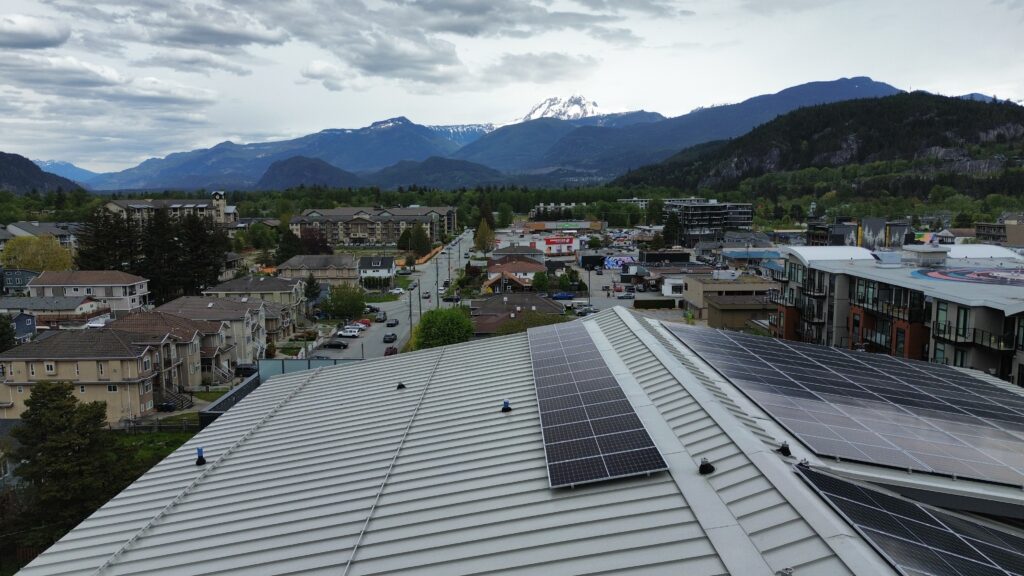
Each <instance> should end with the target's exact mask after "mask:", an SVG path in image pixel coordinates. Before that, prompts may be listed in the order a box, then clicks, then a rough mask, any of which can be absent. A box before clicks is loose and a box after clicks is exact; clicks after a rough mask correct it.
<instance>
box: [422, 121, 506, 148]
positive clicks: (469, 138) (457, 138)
mask: <svg viewBox="0 0 1024 576" xmlns="http://www.w3.org/2000/svg"><path fill="white" fill-rule="evenodd" d="M427 128H429V129H430V130H431V131H433V132H434V133H436V134H439V135H441V136H443V137H445V138H447V139H449V140H451V141H452V142H455V143H456V144H458V145H459V146H465V145H466V144H469V143H470V142H474V141H476V140H477V139H478V138H480V137H481V136H483V135H484V134H487V133H488V132H492V131H494V124H450V125H447V126H427Z"/></svg>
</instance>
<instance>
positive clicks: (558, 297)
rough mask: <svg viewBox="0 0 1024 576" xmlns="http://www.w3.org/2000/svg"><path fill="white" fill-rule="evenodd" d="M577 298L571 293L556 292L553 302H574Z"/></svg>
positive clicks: (552, 296)
mask: <svg viewBox="0 0 1024 576" xmlns="http://www.w3.org/2000/svg"><path fill="white" fill-rule="evenodd" d="M575 297H576V296H575V295H574V294H572V293H570V292H555V293H554V294H552V295H551V299H552V300H572V299H573V298H575Z"/></svg>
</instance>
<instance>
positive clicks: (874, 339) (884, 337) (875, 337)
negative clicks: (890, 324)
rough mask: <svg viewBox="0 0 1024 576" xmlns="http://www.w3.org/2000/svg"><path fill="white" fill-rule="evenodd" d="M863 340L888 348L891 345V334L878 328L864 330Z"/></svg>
mask: <svg viewBox="0 0 1024 576" xmlns="http://www.w3.org/2000/svg"><path fill="white" fill-rule="evenodd" d="M863 334H864V340H865V341H867V342H871V343H872V344H877V345H878V346H881V347H882V348H885V349H886V350H888V349H889V348H891V347H892V335H891V334H890V333H889V332H880V331H878V330H864V332H863Z"/></svg>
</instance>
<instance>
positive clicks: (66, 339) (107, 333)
mask: <svg viewBox="0 0 1024 576" xmlns="http://www.w3.org/2000/svg"><path fill="white" fill-rule="evenodd" d="M147 348H148V346H144V345H140V344H138V342H137V338H136V337H135V336H133V335H132V334H129V333H127V332H121V331H118V330H110V329H107V328H102V329H98V330H52V331H50V334H49V335H48V336H47V337H46V338H40V339H37V340H33V341H31V342H27V343H25V344H22V345H20V346H15V347H14V348H11V349H10V350H8V351H6V352H2V353H0V360H62V359H66V360H74V359H91V360H95V359H107V358H110V359H119V358H120V359H125V358H129V359H130V358H139V357H140V356H142V355H143V354H144V353H145V351H146V349H147Z"/></svg>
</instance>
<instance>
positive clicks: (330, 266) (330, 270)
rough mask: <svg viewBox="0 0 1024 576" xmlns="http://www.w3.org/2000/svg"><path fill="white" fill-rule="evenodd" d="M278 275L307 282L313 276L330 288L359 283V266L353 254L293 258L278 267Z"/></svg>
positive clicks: (312, 255)
mask: <svg viewBox="0 0 1024 576" xmlns="http://www.w3.org/2000/svg"><path fill="white" fill-rule="evenodd" d="M277 273H278V275H279V276H280V277H281V278H286V279H289V280H305V279H307V278H309V275H310V274H312V275H313V277H314V278H316V280H317V282H319V283H321V284H326V285H328V286H338V285H341V284H357V283H358V282H359V269H358V264H357V263H356V259H355V257H354V256H352V255H351V254H303V255H299V256H293V257H292V258H289V259H288V260H286V261H285V262H282V263H281V264H279V265H278V266H277Z"/></svg>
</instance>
